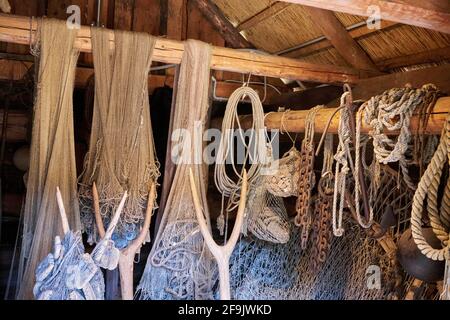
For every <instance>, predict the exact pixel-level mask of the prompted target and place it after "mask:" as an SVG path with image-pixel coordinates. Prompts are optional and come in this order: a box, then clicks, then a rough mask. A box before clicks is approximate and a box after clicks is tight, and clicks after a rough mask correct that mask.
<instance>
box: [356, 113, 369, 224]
mask: <svg viewBox="0 0 450 320" xmlns="http://www.w3.org/2000/svg"><path fill="white" fill-rule="evenodd" d="M363 109H364V107H361V108H360V109H359V110H358V112H357V113H356V133H355V173H354V176H355V213H356V219H357V221H358V223H359V225H360V226H361V227H363V228H365V229H367V228H370V226H371V225H372V223H373V208H372V206H371V205H370V203H369V219H368V220H367V221H364V220H363V218H362V217H361V210H360V202H359V200H360V199H359V197H360V193H361V185H360V182H359V174H360V173H359V172H360V170H361V118H362V111H363ZM364 150H365V148H364ZM364 150H363V157H362V158H363V159H365V156H364V155H365V151H364Z"/></svg>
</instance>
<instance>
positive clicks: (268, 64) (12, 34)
mask: <svg viewBox="0 0 450 320" xmlns="http://www.w3.org/2000/svg"><path fill="white" fill-rule="evenodd" d="M36 27H37V22H36V20H34V21H33V22H32V23H31V32H30V18H29V17H20V16H14V15H0V41H4V42H11V43H17V44H29V43H30V38H32V39H35V31H36ZM30 35H31V37H30ZM110 39H111V43H112V42H113V41H114V34H113V33H112V32H111V35H110ZM75 46H76V47H77V48H79V49H80V51H81V52H91V51H92V44H91V30H90V28H89V27H84V26H82V27H81V28H80V29H79V30H78V35H77V38H76V40H75ZM183 50H184V45H183V43H182V42H180V41H174V40H168V39H164V38H158V39H157V41H156V44H155V50H154V52H153V60H154V61H155V62H164V63H180V62H181V57H182V54H183ZM211 68H212V69H214V70H222V71H231V72H239V73H251V74H253V75H260V76H268V77H275V78H286V79H293V80H303V81H312V82H320V83H356V82H357V81H358V80H359V79H362V78H365V77H368V76H370V74H369V73H367V72H365V71H361V70H357V69H353V68H346V67H340V66H334V65H318V64H312V63H306V62H301V61H298V60H295V59H290V58H285V57H278V56H272V55H265V54H259V53H255V52H245V51H238V50H234V49H230V48H223V47H214V46H213V47H212V58H211Z"/></svg>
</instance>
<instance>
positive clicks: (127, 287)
mask: <svg viewBox="0 0 450 320" xmlns="http://www.w3.org/2000/svg"><path fill="white" fill-rule="evenodd" d="M155 189H156V187H155V183H154V182H153V183H152V184H151V185H150V191H149V196H148V202H147V210H146V213H145V220H144V225H143V226H142V230H141V232H140V233H139V235H138V236H137V237H136V239H134V240H133V241H132V242H131V243H130V244H129V245H128V247H126V248H124V249H121V250H120V256H119V274H120V291H121V293H122V300H133V297H134V291H133V269H134V256H135V255H136V252H137V251H138V250H139V248H140V247H141V246H142V244H143V243H144V241H145V237H146V236H147V232H148V229H149V227H150V221H151V218H152V211H153V203H154V202H155V197H156V190H155ZM92 196H93V202H94V214H95V222H96V224H97V228H98V233H99V235H100V237H101V238H102V239H103V237H104V236H105V227H104V225H103V220H102V217H101V215H100V203H99V197H98V191H97V186H96V185H95V182H94V184H93V185H92Z"/></svg>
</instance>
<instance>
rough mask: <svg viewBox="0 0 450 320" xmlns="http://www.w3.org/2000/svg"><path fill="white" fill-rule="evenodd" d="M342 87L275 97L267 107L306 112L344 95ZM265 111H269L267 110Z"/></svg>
mask: <svg viewBox="0 0 450 320" xmlns="http://www.w3.org/2000/svg"><path fill="white" fill-rule="evenodd" d="M342 92H343V91H342V87H338V86H320V87H316V88H310V89H305V90H301V91H297V92H291V93H284V94H281V95H275V96H274V97H273V98H272V99H270V100H269V101H268V102H267V103H266V105H267V106H269V107H270V106H274V107H285V108H289V109H291V110H306V109H310V108H312V107H314V106H316V105H319V104H327V103H329V102H330V101H332V100H334V99H336V98H338V97H340V96H341V94H342ZM265 110H268V109H267V108H265Z"/></svg>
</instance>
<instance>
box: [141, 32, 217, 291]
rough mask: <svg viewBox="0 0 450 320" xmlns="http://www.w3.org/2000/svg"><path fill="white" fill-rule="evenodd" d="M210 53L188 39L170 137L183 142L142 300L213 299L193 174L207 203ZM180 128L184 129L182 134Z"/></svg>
mask: <svg viewBox="0 0 450 320" xmlns="http://www.w3.org/2000/svg"><path fill="white" fill-rule="evenodd" d="M210 61H211V48H210V46H209V45H207V44H205V43H202V42H199V41H194V40H188V41H187V42H185V44H184V52H183V57H182V59H181V67H180V74H179V79H178V86H177V96H176V105H175V115H174V122H173V123H174V125H173V128H174V130H175V133H172V138H173V139H175V138H179V140H178V143H177V145H178V146H174V150H178V151H179V153H177V154H176V157H175V158H176V159H174V157H172V161H174V160H177V162H176V164H177V166H176V170H175V176H174V179H173V183H172V186H171V189H170V192H169V196H168V199H167V204H166V206H165V210H164V214H163V217H162V220H161V224H160V226H159V230H158V234H157V236H156V239H155V242H154V245H153V248H152V250H151V252H150V254H149V256H148V259H147V265H146V267H145V271H144V274H143V275H142V278H141V281H140V283H139V286H138V295H139V298H140V299H211V298H212V297H213V286H214V284H215V283H216V279H217V266H216V263H215V261H214V260H213V258H212V255H211V253H210V252H209V250H208V249H207V248H206V246H205V244H204V241H203V237H202V234H201V233H200V228H199V225H198V223H197V219H196V213H195V209H194V204H193V199H192V195H191V189H190V184H189V175H188V174H189V169H190V168H191V169H192V172H193V173H194V178H195V180H196V181H195V183H196V185H197V186H199V189H200V201H201V207H202V208H204V209H205V212H204V214H205V217H206V220H207V221H209V213H208V210H207V201H206V185H207V166H206V164H201V163H203V162H202V151H203V148H202V141H201V139H202V136H203V130H204V128H203V127H204V123H205V121H206V117H207V113H208V107H209V105H208V88H209V77H210ZM180 129H181V130H180Z"/></svg>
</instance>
